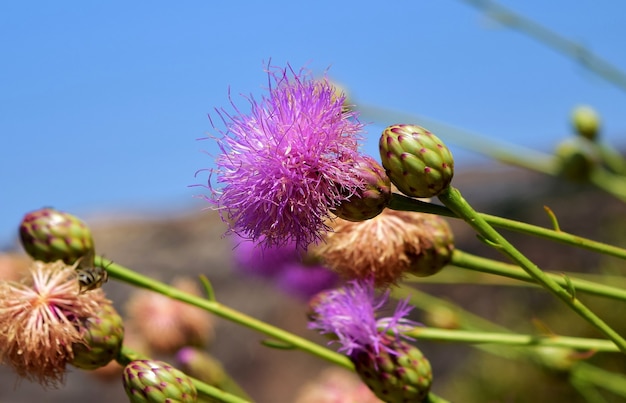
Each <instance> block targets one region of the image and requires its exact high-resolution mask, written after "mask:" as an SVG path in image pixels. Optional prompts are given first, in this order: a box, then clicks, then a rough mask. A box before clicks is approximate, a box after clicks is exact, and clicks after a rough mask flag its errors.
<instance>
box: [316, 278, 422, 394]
mask: <svg viewBox="0 0 626 403" xmlns="http://www.w3.org/2000/svg"><path fill="white" fill-rule="evenodd" d="M388 296H389V291H387V292H386V293H385V294H383V295H382V296H380V297H376V294H375V289H374V282H373V281H364V282H358V281H352V282H350V283H349V284H348V285H347V286H346V287H343V288H341V289H338V290H334V291H326V292H324V293H322V294H321V295H319V296H318V297H316V298H314V299H313V301H312V302H311V303H310V305H311V306H310V309H311V311H312V312H311V313H310V318H311V322H310V325H309V327H310V328H312V329H317V330H319V331H320V332H321V333H324V334H328V333H329V334H331V335H334V336H335V337H336V339H337V340H338V341H339V343H340V344H341V347H340V348H339V350H340V351H344V352H345V353H346V354H347V355H348V357H349V358H350V360H351V361H352V362H353V364H354V369H355V370H356V373H357V374H358V375H359V376H360V377H361V380H363V382H365V384H366V385H367V386H368V387H369V388H370V390H371V391H372V392H374V394H376V396H378V398H379V399H381V400H383V401H385V402H393V403H395V402H421V401H423V400H424V399H425V398H426V396H427V395H428V392H429V390H430V385H431V382H432V371H431V367H430V363H429V362H428V360H427V359H426V358H425V357H424V356H423V354H422V352H421V351H420V350H419V349H417V347H415V346H413V345H411V344H409V343H407V342H406V341H405V340H402V339H401V338H400V336H401V331H402V330H403V329H402V328H403V327H406V326H413V325H415V323H414V322H412V321H410V320H408V319H406V318H405V316H406V315H407V314H408V313H409V312H410V310H411V307H410V306H409V305H408V304H407V302H406V301H402V302H400V303H399V304H398V306H397V308H396V311H395V312H394V314H393V315H392V316H391V317H385V318H378V319H377V318H376V311H377V310H378V309H379V308H381V307H382V306H383V305H384V304H385V303H386V302H387V299H388ZM390 333H391V334H390ZM394 334H395V335H394Z"/></svg>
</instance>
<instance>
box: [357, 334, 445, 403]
mask: <svg viewBox="0 0 626 403" xmlns="http://www.w3.org/2000/svg"><path fill="white" fill-rule="evenodd" d="M383 345H384V346H385V347H386V348H381V349H380V350H379V351H378V352H375V351H368V350H362V351H359V352H357V353H353V354H352V355H351V356H350V359H351V360H352V362H353V363H354V367H355V370H356V373H357V374H358V375H359V376H360V377H361V379H362V380H363V382H365V384H366V385H367V386H368V387H369V388H370V389H371V390H372V391H373V392H374V394H375V395H376V396H378V398H379V399H381V400H383V401H385V402H390V403H395V402H421V401H424V399H426V397H427V396H428V392H429V391H430V386H431V383H432V379H433V375H432V370H431V366H430V362H429V361H428V360H427V359H426V357H424V355H423V354H422V352H421V351H420V350H419V349H418V348H417V347H415V346H412V345H411V344H409V343H407V342H405V341H403V340H398V339H396V338H393V337H391V336H387V337H385V338H384V340H383Z"/></svg>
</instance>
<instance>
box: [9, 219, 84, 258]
mask: <svg viewBox="0 0 626 403" xmlns="http://www.w3.org/2000/svg"><path fill="white" fill-rule="evenodd" d="M20 240H21V241H22V245H23V246H24V249H25V250H26V253H28V254H29V255H30V256H31V257H32V258H33V259H35V260H40V261H42V262H54V261H56V260H63V261H64V262H65V263H66V264H73V263H74V262H75V261H76V260H77V259H78V258H80V257H82V256H85V255H86V254H87V253H88V252H90V251H92V250H93V248H94V245H93V239H92V237H91V231H90V230H89V227H87V225H86V224H85V223H84V222H82V221H81V220H80V219H78V218H77V217H75V216H73V215H71V214H69V213H65V212H62V211H58V210H55V209H53V208H42V209H39V210H36V211H32V212H30V213H28V214H26V215H25V216H24V218H23V219H22V222H21V223H20Z"/></svg>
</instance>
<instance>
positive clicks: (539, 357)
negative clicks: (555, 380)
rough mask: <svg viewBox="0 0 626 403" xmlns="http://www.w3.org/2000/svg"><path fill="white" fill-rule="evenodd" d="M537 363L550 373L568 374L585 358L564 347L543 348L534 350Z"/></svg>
mask: <svg viewBox="0 0 626 403" xmlns="http://www.w3.org/2000/svg"><path fill="white" fill-rule="evenodd" d="M534 353H535V354H534V355H533V356H532V357H533V358H534V359H535V361H536V362H537V363H538V364H539V365H541V366H543V367H544V368H546V369H547V370H549V371H553V372H555V373H568V372H569V371H571V370H572V368H573V367H574V365H576V363H577V362H578V361H579V360H580V359H581V358H583V357H581V356H579V355H577V352H576V351H574V350H572V349H569V348H563V347H554V346H541V347H537V348H535V349H534Z"/></svg>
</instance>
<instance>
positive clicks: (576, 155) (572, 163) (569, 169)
mask: <svg viewBox="0 0 626 403" xmlns="http://www.w3.org/2000/svg"><path fill="white" fill-rule="evenodd" d="M555 154H556V157H557V160H558V162H559V173H560V175H561V176H563V177H564V178H566V179H569V180H572V181H576V182H583V181H586V180H588V179H589V175H591V172H592V171H593V170H594V169H595V168H596V167H597V166H598V165H599V163H600V156H599V154H598V150H597V148H596V146H595V144H594V143H592V142H591V141H590V140H588V139H586V138H584V137H571V138H568V139H566V140H564V141H563V142H561V144H559V145H558V146H557V148H556V152H555Z"/></svg>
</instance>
